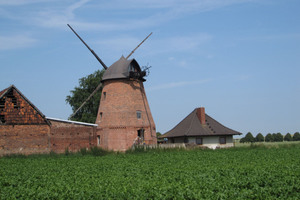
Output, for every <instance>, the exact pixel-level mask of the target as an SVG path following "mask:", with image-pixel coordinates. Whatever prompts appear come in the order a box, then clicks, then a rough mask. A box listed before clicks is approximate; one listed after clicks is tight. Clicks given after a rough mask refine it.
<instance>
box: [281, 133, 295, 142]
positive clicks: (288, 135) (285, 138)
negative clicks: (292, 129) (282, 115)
mask: <svg viewBox="0 0 300 200" xmlns="http://www.w3.org/2000/svg"><path fill="white" fill-rule="evenodd" d="M283 139H284V141H293V138H292V136H291V134H290V133H287V134H286V135H285V136H284V138H283Z"/></svg>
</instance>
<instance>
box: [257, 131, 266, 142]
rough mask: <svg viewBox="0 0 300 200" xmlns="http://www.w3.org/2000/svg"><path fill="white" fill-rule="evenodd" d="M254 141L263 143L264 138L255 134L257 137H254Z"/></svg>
mask: <svg viewBox="0 0 300 200" xmlns="http://www.w3.org/2000/svg"><path fill="white" fill-rule="evenodd" d="M255 141H256V142H263V141H265V137H264V136H263V135H262V134H261V133H259V134H257V136H256V137H255Z"/></svg>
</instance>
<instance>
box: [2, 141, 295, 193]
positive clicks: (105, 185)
mask: <svg viewBox="0 0 300 200" xmlns="http://www.w3.org/2000/svg"><path fill="white" fill-rule="evenodd" d="M0 166H1V168H0V199H300V146H299V145H292V146H290V147H286V146H282V147H279V148H264V147H254V148H232V149H219V150H165V151H162V150H161V151H158V150H152V151H148V152H141V153H128V154H108V155H105V156H98V157H97V156H92V155H85V156H82V155H80V154H77V155H68V156H65V155H60V156H57V155H56V156H30V157H27V158H23V157H10V158H7V157H4V158H0Z"/></svg>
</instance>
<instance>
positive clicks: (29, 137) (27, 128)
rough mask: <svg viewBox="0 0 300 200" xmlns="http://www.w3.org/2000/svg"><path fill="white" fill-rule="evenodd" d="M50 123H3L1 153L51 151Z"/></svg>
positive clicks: (26, 153)
mask: <svg viewBox="0 0 300 200" xmlns="http://www.w3.org/2000/svg"><path fill="white" fill-rule="evenodd" d="M49 137H50V126H49V125H1V126H0V155H6V154H25V155H28V154H38V153H49V152H50V146H49V140H50V138H49Z"/></svg>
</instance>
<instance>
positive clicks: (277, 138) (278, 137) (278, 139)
mask: <svg viewBox="0 0 300 200" xmlns="http://www.w3.org/2000/svg"><path fill="white" fill-rule="evenodd" d="M273 135H274V142H282V141H283V136H282V135H281V133H276V134H275V133H274V134H273Z"/></svg>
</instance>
